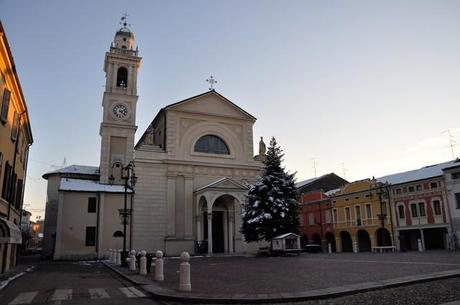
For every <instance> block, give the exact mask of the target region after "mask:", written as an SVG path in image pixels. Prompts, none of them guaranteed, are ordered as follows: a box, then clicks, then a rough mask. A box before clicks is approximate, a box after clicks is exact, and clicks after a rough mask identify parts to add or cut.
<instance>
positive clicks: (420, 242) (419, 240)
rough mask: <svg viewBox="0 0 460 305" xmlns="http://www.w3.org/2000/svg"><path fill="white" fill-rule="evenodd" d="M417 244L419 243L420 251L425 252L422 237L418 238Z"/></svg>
mask: <svg viewBox="0 0 460 305" xmlns="http://www.w3.org/2000/svg"><path fill="white" fill-rule="evenodd" d="M417 245H418V252H423V246H422V240H421V239H420V238H419V239H417Z"/></svg>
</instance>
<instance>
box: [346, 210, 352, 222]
mask: <svg viewBox="0 0 460 305" xmlns="http://www.w3.org/2000/svg"><path fill="white" fill-rule="evenodd" d="M345 221H346V222H347V223H349V222H350V221H351V212H350V208H349V207H345Z"/></svg>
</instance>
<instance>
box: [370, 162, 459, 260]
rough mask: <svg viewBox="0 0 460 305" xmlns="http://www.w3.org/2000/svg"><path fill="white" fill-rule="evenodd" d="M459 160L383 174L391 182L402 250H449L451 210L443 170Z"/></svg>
mask: <svg viewBox="0 0 460 305" xmlns="http://www.w3.org/2000/svg"><path fill="white" fill-rule="evenodd" d="M455 162H458V161H457V160H456V161H450V162H445V163H441V164H436V165H432V166H426V167H422V168H420V169H417V170H412V171H408V172H403V173H398V174H394V175H389V176H385V177H381V178H379V179H378V181H379V182H383V183H388V184H389V193H390V204H391V209H392V216H393V226H394V228H393V230H394V233H393V234H394V236H395V242H396V246H397V248H398V250H402V251H405V250H416V249H417V240H418V239H420V240H421V242H422V245H423V247H424V249H427V250H429V249H446V247H447V236H448V234H450V233H451V227H452V226H451V211H450V206H449V204H448V201H447V191H446V187H445V181H444V177H443V171H442V170H443V169H444V168H446V167H449V166H452V165H454V164H455Z"/></svg>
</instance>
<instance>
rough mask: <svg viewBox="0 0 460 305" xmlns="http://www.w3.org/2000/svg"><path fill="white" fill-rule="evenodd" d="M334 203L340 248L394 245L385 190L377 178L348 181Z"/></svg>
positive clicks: (370, 248)
mask: <svg viewBox="0 0 460 305" xmlns="http://www.w3.org/2000/svg"><path fill="white" fill-rule="evenodd" d="M332 207H333V208H332V214H333V221H334V229H335V236H336V244H337V251H338V252H351V251H354V252H362V251H371V250H377V249H378V248H376V247H382V246H386V247H390V246H392V245H393V237H392V233H391V232H392V230H391V228H392V225H391V215H390V214H389V210H388V204H387V196H386V190H385V188H383V187H380V185H379V184H377V182H376V181H375V180H371V179H365V180H360V181H355V182H352V183H349V184H346V185H345V186H344V187H342V189H341V190H340V191H338V192H337V193H335V194H334V196H333V198H332ZM382 215H383V217H382ZM373 248H374V249H373Z"/></svg>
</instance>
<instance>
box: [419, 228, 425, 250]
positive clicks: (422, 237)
mask: <svg viewBox="0 0 460 305" xmlns="http://www.w3.org/2000/svg"><path fill="white" fill-rule="evenodd" d="M420 239H421V240H422V248H423V250H426V248H425V234H423V229H420Z"/></svg>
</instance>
